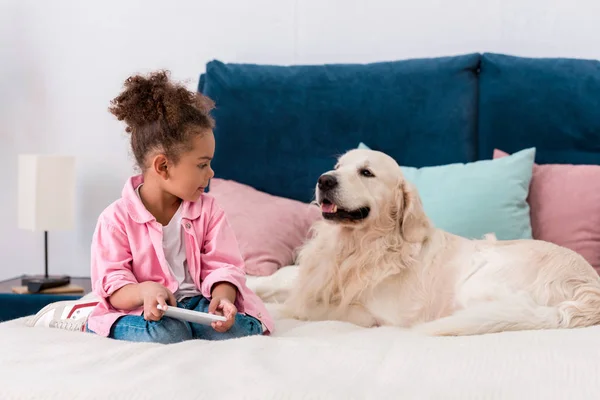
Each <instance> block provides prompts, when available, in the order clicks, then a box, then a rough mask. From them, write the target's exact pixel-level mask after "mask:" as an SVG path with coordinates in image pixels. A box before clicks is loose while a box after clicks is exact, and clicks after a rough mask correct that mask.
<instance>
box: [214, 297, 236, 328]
mask: <svg viewBox="0 0 600 400" xmlns="http://www.w3.org/2000/svg"><path fill="white" fill-rule="evenodd" d="M208 312H209V313H210V314H217V315H223V316H225V318H227V321H225V322H221V321H214V322H213V323H211V326H212V327H213V329H214V330H215V331H217V332H220V333H223V332H227V331H228V330H229V329H230V328H231V327H232V326H233V323H234V322H235V315H236V314H237V308H236V307H235V305H234V304H233V303H232V302H231V301H230V300H229V299H228V298H226V297H213V298H212V300H211V301H210V304H209V305H208Z"/></svg>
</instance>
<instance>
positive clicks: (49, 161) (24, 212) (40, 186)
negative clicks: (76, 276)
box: [18, 154, 75, 293]
mask: <svg viewBox="0 0 600 400" xmlns="http://www.w3.org/2000/svg"><path fill="white" fill-rule="evenodd" d="M18 173H19V189H18V196H19V199H18V202H19V214H18V215H19V218H18V219H19V228H20V229H26V230H31V231H43V232H44V255H45V257H44V258H45V268H44V275H29V276H27V275H25V276H23V278H22V279H21V285H23V286H27V289H28V291H29V292H32V293H38V292H40V291H42V290H44V289H50V288H55V287H61V286H66V285H68V284H69V283H70V281H71V280H70V278H69V277H68V276H65V275H49V274H48V231H55V230H65V229H72V228H73V226H74V221H75V158H74V157H70V156H59V155H40V154H21V155H19V172H18Z"/></svg>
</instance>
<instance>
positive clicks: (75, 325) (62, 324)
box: [50, 319, 85, 331]
mask: <svg viewBox="0 0 600 400" xmlns="http://www.w3.org/2000/svg"><path fill="white" fill-rule="evenodd" d="M84 323H85V319H76V320H60V321H52V322H50V327H52V328H58V329H64V330H66V331H82V330H83V324H84Z"/></svg>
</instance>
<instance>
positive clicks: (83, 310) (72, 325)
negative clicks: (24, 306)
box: [27, 300, 98, 332]
mask: <svg viewBox="0 0 600 400" xmlns="http://www.w3.org/2000/svg"><path fill="white" fill-rule="evenodd" d="M96 304H98V301H94V300H91V301H90V300H85V301H82V300H67V301H57V302H56V303H50V304H48V305H47V306H46V307H44V308H42V309H41V310H40V311H38V313H37V314H35V315H34V316H33V317H31V318H30V319H29V320H28V321H27V326H30V327H35V328H38V327H39V328H58V329H65V330H68V331H80V332H84V331H85V326H86V322H87V319H88V316H89V315H90V313H91V312H92V310H93V309H94V307H96Z"/></svg>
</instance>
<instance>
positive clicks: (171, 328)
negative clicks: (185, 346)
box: [148, 317, 192, 344]
mask: <svg viewBox="0 0 600 400" xmlns="http://www.w3.org/2000/svg"><path fill="white" fill-rule="evenodd" d="M148 331H149V334H150V337H151V338H152V341H153V342H155V343H162V344H171V343H179V342H183V341H186V340H190V339H192V330H191V328H190V326H189V324H187V323H186V322H185V321H180V320H177V319H173V318H169V317H163V318H162V319H161V320H160V321H157V322H154V323H151V324H150V327H149V329H148Z"/></svg>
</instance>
